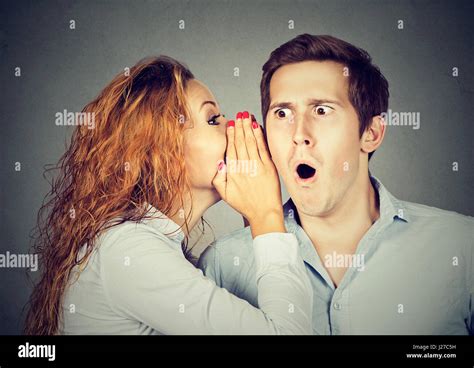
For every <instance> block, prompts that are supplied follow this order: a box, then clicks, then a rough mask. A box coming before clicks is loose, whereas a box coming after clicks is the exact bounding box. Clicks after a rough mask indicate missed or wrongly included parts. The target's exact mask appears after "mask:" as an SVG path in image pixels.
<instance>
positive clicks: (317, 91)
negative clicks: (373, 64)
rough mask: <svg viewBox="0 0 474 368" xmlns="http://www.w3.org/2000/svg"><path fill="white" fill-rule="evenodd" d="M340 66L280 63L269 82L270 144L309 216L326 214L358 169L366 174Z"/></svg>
mask: <svg viewBox="0 0 474 368" xmlns="http://www.w3.org/2000/svg"><path fill="white" fill-rule="evenodd" d="M344 71H345V70H344V66H343V65H342V64H339V63H336V62H332V61H322V62H319V61H305V62H299V63H294V64H289V65H285V66H283V67H281V68H279V69H278V70H277V71H276V72H275V73H274V75H273V77H272V79H271V82H270V109H269V110H268V113H267V116H266V131H267V139H268V145H269V149H270V152H271V155H272V159H273V162H274V163H275V166H276V167H277V170H278V172H279V174H280V175H281V177H282V179H283V182H284V183H285V186H286V188H287V190H288V193H289V194H290V196H291V198H292V199H293V202H294V203H295V205H296V206H297V208H298V210H299V211H300V212H303V213H304V214H306V215H309V216H325V215H328V214H330V213H331V212H332V211H333V210H335V209H336V208H337V206H338V205H339V204H340V203H342V201H343V200H344V198H345V196H346V194H347V193H348V192H349V190H350V189H351V187H352V186H353V184H354V183H355V181H356V179H357V177H358V174H359V171H361V170H365V175H367V163H365V165H363V164H362V163H363V162H364V161H363V160H365V161H367V154H364V153H363V152H362V151H361V143H360V142H361V141H360V138H359V120H358V116H357V112H356V110H355V109H354V107H353V106H352V104H351V103H350V101H349V96H348V85H349V78H348V76H346V75H345V74H346V73H344ZM360 165H362V167H360ZM361 172H362V171H361Z"/></svg>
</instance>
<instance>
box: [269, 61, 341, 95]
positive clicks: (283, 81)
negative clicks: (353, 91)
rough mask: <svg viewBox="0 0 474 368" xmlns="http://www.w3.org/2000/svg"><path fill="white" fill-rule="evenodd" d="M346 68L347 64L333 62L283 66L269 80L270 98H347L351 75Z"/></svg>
mask: <svg viewBox="0 0 474 368" xmlns="http://www.w3.org/2000/svg"><path fill="white" fill-rule="evenodd" d="M346 71H347V70H346V69H344V65H342V64H340V63H336V62H332V61H323V62H319V61H309V62H306V61H305V62H301V63H294V64H288V65H284V66H283V67H281V68H279V69H278V70H277V71H276V72H275V73H274V75H273V76H272V79H271V81H270V98H271V101H272V102H275V101H277V100H278V101H287V102H291V101H293V100H295V99H298V100H301V99H305V100H306V99H321V100H323V99H329V100H331V99H332V100H347V98H348V93H347V91H348V85H349V83H348V82H349V78H348V75H347V73H346Z"/></svg>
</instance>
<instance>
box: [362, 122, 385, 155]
mask: <svg viewBox="0 0 474 368" xmlns="http://www.w3.org/2000/svg"><path fill="white" fill-rule="evenodd" d="M384 136H385V122H384V120H383V117H382V116H381V115H377V116H374V117H373V118H372V121H371V122H370V125H369V127H368V128H367V129H366V130H365V131H364V133H363V134H362V137H361V139H360V149H361V150H362V151H363V152H365V153H371V152H374V151H375V150H376V149H377V148H379V146H380V145H381V144H382V141H383V138H384Z"/></svg>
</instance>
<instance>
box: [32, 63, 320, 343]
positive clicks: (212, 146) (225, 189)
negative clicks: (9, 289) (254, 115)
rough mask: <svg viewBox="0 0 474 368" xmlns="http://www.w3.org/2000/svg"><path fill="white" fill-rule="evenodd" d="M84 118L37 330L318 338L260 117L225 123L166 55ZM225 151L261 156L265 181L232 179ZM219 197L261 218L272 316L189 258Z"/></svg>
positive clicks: (40, 247)
mask: <svg viewBox="0 0 474 368" xmlns="http://www.w3.org/2000/svg"><path fill="white" fill-rule="evenodd" d="M84 112H88V113H90V114H86V115H85V116H93V117H94V119H95V128H94V129H89V128H88V124H84V125H79V126H78V127H77V128H76V130H75V132H74V134H73V136H72V140H71V145H70V147H69V149H68V150H67V151H66V153H65V154H64V155H63V157H62V158H61V160H60V162H59V169H60V175H59V177H58V179H57V180H56V181H55V182H53V188H52V190H51V193H50V198H49V201H48V202H47V203H46V204H45V205H44V206H43V207H42V209H41V211H40V215H42V214H45V213H46V218H45V221H40V222H39V226H38V230H39V234H38V235H39V236H38V238H37V243H36V244H35V248H36V250H37V252H38V253H39V254H40V256H41V261H42V266H43V273H42V277H41V278H40V280H39V283H38V284H37V285H36V287H35V288H34V290H33V293H32V296H31V300H30V309H29V312H28V316H27V320H26V330H25V331H26V333H28V334H58V333H61V334H76V333H78V334H96V333H97V334H188V333H189V334H247V333H248V334H250V333H257V334H267V333H268V334H280V333H297V334H305V333H308V334H309V333H311V325H312V324H311V308H312V291H311V286H310V284H309V280H308V279H307V275H306V271H305V269H304V266H303V262H302V259H301V258H300V256H299V254H298V245H297V243H296V238H295V237H294V236H293V235H292V234H282V233H285V232H286V231H285V227H284V222H283V213H282V206H281V198H280V187H279V181H278V176H277V173H276V170H275V168H274V166H273V164H272V162H271V159H270V157H269V153H268V151H267V149H266V146H265V144H264V139H263V134H262V130H261V127H260V126H259V125H258V124H257V123H256V122H255V121H254V122H252V119H251V118H250V117H249V114H248V113H246V112H244V113H243V114H242V113H239V114H238V115H237V119H236V121H235V122H234V121H229V123H228V124H226V123H227V121H226V120H225V119H224V117H223V116H222V115H221V114H220V111H219V106H218V104H217V103H216V101H215V98H214V96H213V95H212V93H211V92H210V91H209V90H208V89H207V87H206V86H205V85H204V84H202V83H201V82H199V81H197V80H196V79H194V76H193V74H192V73H191V72H190V71H189V70H188V69H187V68H186V67H185V66H183V65H182V64H180V63H179V62H177V61H175V60H173V59H171V58H169V57H163V56H162V57H158V58H152V59H148V60H144V61H142V62H140V63H138V64H137V65H135V66H134V67H133V68H131V70H130V74H129V75H119V76H117V77H116V78H115V79H114V80H113V81H112V82H111V83H110V84H109V85H108V86H107V87H105V89H104V90H103V91H102V93H101V94H100V95H99V97H97V98H96V99H95V100H94V101H93V102H91V103H90V104H88V105H87V106H86V107H85V109H84ZM226 125H227V126H226ZM226 140H227V143H226ZM224 157H226V159H227V162H228V163H230V162H241V161H243V160H252V162H255V163H256V164H257V171H256V175H246V174H245V173H242V172H235V171H230V170H229V172H227V170H226V164H225V163H224V161H223V160H222V159H223V158H224ZM234 166H235V165H234ZM229 167H230V165H229ZM216 171H217V172H216ZM252 174H254V173H252ZM221 198H222V199H224V200H225V201H227V202H228V203H229V205H231V206H232V207H233V208H235V209H236V210H237V211H239V212H240V213H241V214H242V215H243V216H244V217H245V218H246V219H247V220H248V222H249V223H250V226H251V230H252V235H253V237H254V249H255V256H256V261H257V263H258V265H259V267H258V271H257V279H258V288H259V294H260V296H259V305H260V308H261V309H257V308H254V307H253V306H251V305H250V304H249V303H247V302H246V301H244V300H241V299H239V298H237V297H235V296H234V295H232V294H230V293H229V292H227V290H225V289H221V288H219V287H217V286H216V285H215V283H214V282H212V281H211V280H209V279H207V278H206V277H204V276H203V274H202V272H201V271H200V270H198V269H197V268H195V267H194V266H193V265H192V264H191V263H190V262H189V261H188V260H187V259H186V258H185V255H186V254H188V252H187V250H188V249H187V243H188V240H187V239H188V236H189V233H190V231H191V230H192V229H193V228H194V227H195V225H196V224H197V222H198V220H199V219H201V218H202V214H203V213H204V211H205V210H206V209H207V208H209V207H210V206H212V205H213V204H214V203H216V202H218V201H219V200H220V199H221ZM47 209H49V210H50V211H49V212H46V210H47ZM40 218H41V216H40ZM183 253H184V254H183ZM290 311H291V312H290Z"/></svg>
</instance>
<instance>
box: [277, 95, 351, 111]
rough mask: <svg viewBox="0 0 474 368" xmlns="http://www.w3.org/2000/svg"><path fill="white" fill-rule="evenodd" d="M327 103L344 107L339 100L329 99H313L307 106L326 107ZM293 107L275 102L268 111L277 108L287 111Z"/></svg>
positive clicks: (289, 104)
mask: <svg viewBox="0 0 474 368" xmlns="http://www.w3.org/2000/svg"><path fill="white" fill-rule="evenodd" d="M325 103H332V104H335V105H339V106H342V104H341V103H340V102H339V101H338V100H334V99H328V98H311V99H309V100H307V103H306V104H307V105H324V104H325ZM293 106H294V104H293V103H291V102H274V103H272V104H271V105H270V107H269V108H268V110H272V109H274V108H275V107H279V108H282V109H286V108H292V107H293Z"/></svg>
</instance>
